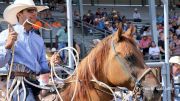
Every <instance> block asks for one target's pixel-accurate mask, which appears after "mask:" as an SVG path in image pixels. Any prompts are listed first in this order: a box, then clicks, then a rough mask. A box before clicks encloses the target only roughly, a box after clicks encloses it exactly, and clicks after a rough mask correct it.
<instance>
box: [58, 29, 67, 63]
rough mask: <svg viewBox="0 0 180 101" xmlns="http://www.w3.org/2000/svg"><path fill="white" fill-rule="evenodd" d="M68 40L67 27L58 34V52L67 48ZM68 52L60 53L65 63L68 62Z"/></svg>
mask: <svg viewBox="0 0 180 101" xmlns="http://www.w3.org/2000/svg"><path fill="white" fill-rule="evenodd" d="M67 40H68V36H67V27H65V28H63V27H61V28H60V29H59V30H58V32H57V33H56V41H57V42H56V43H58V50H59V49H62V48H65V47H66V46H67ZM65 52H66V51H64V50H63V51H62V52H61V53H60V57H61V59H62V61H63V63H66V62H67V56H66V53H65Z"/></svg>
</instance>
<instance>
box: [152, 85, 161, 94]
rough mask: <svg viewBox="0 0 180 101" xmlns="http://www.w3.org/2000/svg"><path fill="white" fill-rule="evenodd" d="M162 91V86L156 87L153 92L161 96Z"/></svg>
mask: <svg viewBox="0 0 180 101" xmlns="http://www.w3.org/2000/svg"><path fill="white" fill-rule="evenodd" d="M162 91H163V89H162V86H156V87H154V90H153V92H154V93H156V94H157V93H159V94H161V93H162Z"/></svg>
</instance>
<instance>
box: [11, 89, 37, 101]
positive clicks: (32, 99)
mask: <svg viewBox="0 0 180 101" xmlns="http://www.w3.org/2000/svg"><path fill="white" fill-rule="evenodd" d="M19 92H20V94H19V96H20V101H23V99H24V91H23V89H22V88H21V89H20V90H19ZM26 94H27V95H26V101H36V100H35V97H34V95H33V93H32V89H31V88H26ZM17 98H18V96H17V95H16V93H15V94H14V95H13V100H12V101H18V99H17Z"/></svg>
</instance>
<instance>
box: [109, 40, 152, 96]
mask: <svg viewBox="0 0 180 101" xmlns="http://www.w3.org/2000/svg"><path fill="white" fill-rule="evenodd" d="M111 47H112V50H113V52H114V53H115V57H116V60H117V61H118V63H119V64H120V65H122V66H121V67H122V68H123V70H124V71H126V72H127V73H126V74H127V75H128V74H129V70H128V69H127V68H125V67H126V66H125V63H127V62H126V60H125V59H123V58H122V57H121V56H120V55H119V54H118V53H117V52H116V49H115V45H114V42H113V41H112V42H111ZM150 71H151V68H148V69H146V70H145V71H144V72H143V74H142V75H141V76H140V77H139V78H138V79H135V77H134V76H133V75H132V74H130V76H131V77H132V78H133V79H134V81H135V87H134V89H133V96H134V97H135V99H136V98H137V93H138V92H140V91H142V85H141V80H142V78H143V77H144V76H145V75H147V73H149V72H150Z"/></svg>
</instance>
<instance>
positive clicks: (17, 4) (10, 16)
mask: <svg viewBox="0 0 180 101" xmlns="http://www.w3.org/2000/svg"><path fill="white" fill-rule="evenodd" d="M30 7H35V8H37V11H38V12H39V11H42V10H45V9H48V8H49V7H48V6H36V5H35V4H34V1H33V0H15V1H14V3H13V4H11V5H9V6H8V7H7V8H6V9H5V10H4V13H3V17H4V20H6V21H7V22H9V23H10V24H16V23H18V20H17V17H16V15H17V13H19V12H20V11H22V10H23V9H26V8H30Z"/></svg>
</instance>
